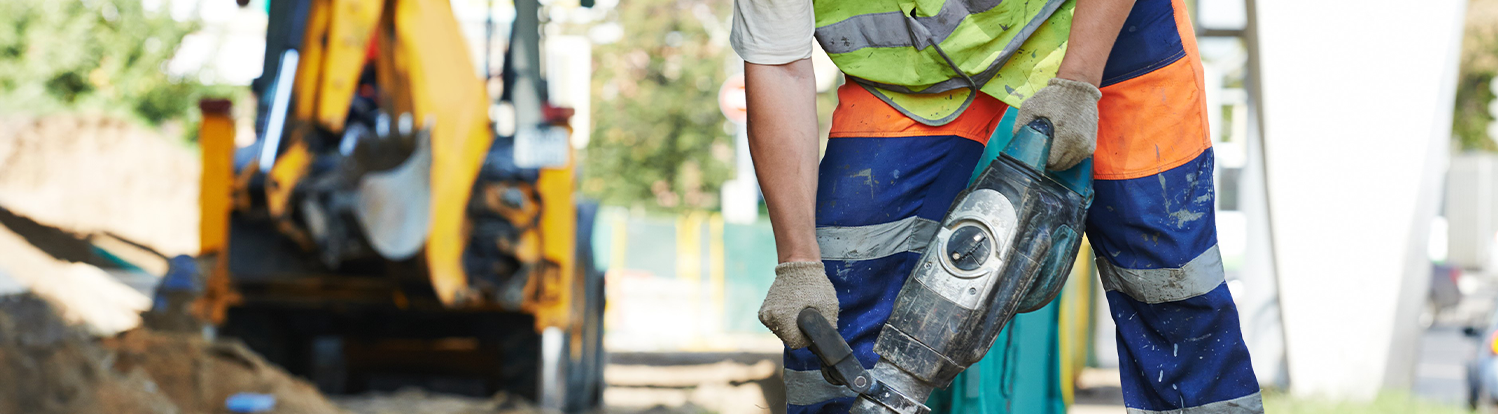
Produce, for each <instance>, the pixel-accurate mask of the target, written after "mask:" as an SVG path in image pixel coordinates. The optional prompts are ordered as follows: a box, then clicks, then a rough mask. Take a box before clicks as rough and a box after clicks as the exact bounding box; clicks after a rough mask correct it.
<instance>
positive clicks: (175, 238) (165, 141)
mask: <svg viewBox="0 0 1498 414" xmlns="http://www.w3.org/2000/svg"><path fill="white" fill-rule="evenodd" d="M169 135H171V134H167V133H163V132H161V131H156V130H152V129H148V128H143V127H140V126H136V125H133V124H131V123H129V122H125V121H120V120H115V119H110V118H108V117H99V116H80V115H50V116H45V117H39V118H35V117H26V116H16V115H9V116H3V117H0V205H4V206H5V207H6V208H8V209H10V210H12V211H14V212H15V213H16V214H20V215H22V216H26V217H30V218H31V219H33V220H36V221H38V222H41V223H44V224H47V225H51V226H57V227H62V228H66V229H69V230H71V231H74V232H78V233H96V232H111V233H115V234H119V235H120V236H123V237H125V238H128V239H130V240H135V241H139V242H141V244H144V245H146V246H149V247H151V248H154V249H156V250H157V251H160V252H163V253H166V254H168V255H177V254H194V253H197V250H198V237H197V231H198V208H197V207H198V177H199V174H200V170H201V168H200V164H201V162H200V160H199V156H198V154H197V151H196V150H195V149H193V148H191V147H189V146H187V145H185V144H183V143H182V142H181V141H180V140H178V139H173V138H170V137H169Z"/></svg>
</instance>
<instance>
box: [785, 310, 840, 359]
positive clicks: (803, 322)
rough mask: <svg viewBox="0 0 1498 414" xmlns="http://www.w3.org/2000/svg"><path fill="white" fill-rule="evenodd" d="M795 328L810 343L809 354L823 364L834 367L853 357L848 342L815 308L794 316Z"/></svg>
mask: <svg viewBox="0 0 1498 414" xmlns="http://www.w3.org/2000/svg"><path fill="white" fill-rule="evenodd" d="M796 326H797V327H799V328H801V333H802V334H805V335H806V339H808V340H810V341H811V352H812V353H814V354H817V358H821V359H822V363H823V364H827V366H835V365H837V363H838V361H842V360H843V359H846V358H849V357H852V356H853V347H851V346H848V341H846V340H844V339H843V337H842V335H839V334H838V333H837V327H834V326H832V322H828V321H827V318H823V317H822V313H821V312H818V311H817V308H813V307H810V306H808V307H806V308H805V309H801V314H799V315H796Z"/></svg>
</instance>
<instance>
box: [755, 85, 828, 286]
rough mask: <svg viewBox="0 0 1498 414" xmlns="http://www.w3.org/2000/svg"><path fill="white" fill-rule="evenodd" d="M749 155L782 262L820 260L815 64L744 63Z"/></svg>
mask: <svg viewBox="0 0 1498 414" xmlns="http://www.w3.org/2000/svg"><path fill="white" fill-rule="evenodd" d="M744 84H745V95H746V98H747V100H748V109H749V153H750V155H752V156H753V158H754V172H755V174H757V175H758V176H759V186H760V189H761V191H763V192H764V195H765V206H766V207H767V208H768V209H769V210H770V226H771V227H772V228H773V229H774V230H775V247H776V249H777V251H778V253H779V259H780V262H781V263H786V262H820V261H821V260H822V258H821V256H822V254H821V250H820V249H818V248H817V235H816V198H817V148H818V145H817V104H816V83H815V78H814V76H813V74H812V68H811V60H810V59H801V60H797V61H794V62H790V63H787V64H783V65H760V64H754V63H745V64H744Z"/></svg>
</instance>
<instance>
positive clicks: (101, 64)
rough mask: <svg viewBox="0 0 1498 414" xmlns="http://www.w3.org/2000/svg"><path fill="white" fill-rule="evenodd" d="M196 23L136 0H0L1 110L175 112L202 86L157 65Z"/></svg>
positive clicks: (142, 115)
mask: <svg viewBox="0 0 1498 414" xmlns="http://www.w3.org/2000/svg"><path fill="white" fill-rule="evenodd" d="M193 29H195V25H194V24H193V23H190V22H178V21H175V20H173V19H172V18H171V17H170V16H168V15H167V14H166V12H165V10H159V11H154V12H151V11H147V10H145V9H144V8H143V7H142V5H141V2H140V0H84V1H79V0H4V1H0V110H4V111H9V112H51V111H99V112H108V113H112V114H114V115H119V116H126V117H136V118H139V119H141V120H143V121H146V122H148V123H151V124H158V123H161V122H164V121H168V120H172V119H178V118H182V117H184V116H188V115H191V114H192V111H191V109H192V108H193V106H194V105H195V104H196V102H197V100H198V98H199V97H200V96H203V95H204V94H205V93H208V92H214V93H215V95H222V94H226V92H227V88H210V87H206V86H203V85H201V84H200V83H198V82H197V81H196V80H194V79H172V78H171V77H169V76H168V75H167V74H166V73H165V72H164V70H163V68H165V65H166V62H167V61H168V60H169V59H171V57H172V55H173V53H175V51H176V50H177V45H178V44H179V43H180V42H181V41H182V37H183V36H184V35H186V34H188V33H189V32H191V31H192V30H193Z"/></svg>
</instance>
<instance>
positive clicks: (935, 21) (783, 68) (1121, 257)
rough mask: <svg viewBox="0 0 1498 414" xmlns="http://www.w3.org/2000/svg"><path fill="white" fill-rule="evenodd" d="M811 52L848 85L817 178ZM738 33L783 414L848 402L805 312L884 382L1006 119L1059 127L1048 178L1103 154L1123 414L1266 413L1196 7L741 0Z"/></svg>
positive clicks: (1102, 243) (1095, 208) (1108, 284)
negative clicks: (943, 229)
mask: <svg viewBox="0 0 1498 414" xmlns="http://www.w3.org/2000/svg"><path fill="white" fill-rule="evenodd" d="M1042 3H1044V4H1042ZM1047 7H1050V8H1051V10H1050V11H1047V10H1044V9H1045V8H1047ZM1027 32H1028V33H1027ZM813 38H815V40H816V41H817V42H818V43H819V44H820V45H821V46H822V49H823V50H824V51H826V53H827V54H828V56H829V57H831V58H832V59H833V61H834V63H836V64H837V65H838V67H839V69H840V70H842V71H843V72H844V74H846V75H847V78H848V79H849V80H850V81H849V82H847V83H846V84H844V85H843V86H841V87H840V88H839V89H838V92H837V93H838V105H837V108H836V109H835V110H834V112H833V117H832V129H831V134H830V137H831V139H830V140H828V142H827V146H826V154H825V156H824V157H823V158H822V160H821V163H820V169H818V159H817V158H818V141H819V140H818V138H817V135H818V129H817V111H816V103H815V86H814V81H813V73H812V65H811V61H810V60H809V57H810V56H811V53H812V52H813V46H812V42H813ZM730 39H731V40H730V42H731V43H732V45H733V47H734V49H735V50H736V51H737V52H738V53H739V55H740V56H741V57H743V59H744V61H745V65H744V73H745V82H746V88H747V99H748V114H749V121H748V128H749V146H750V151H751V153H752V155H753V160H754V165H755V170H756V172H757V174H758V176H759V182H760V185H761V187H762V189H763V192H764V198H765V203H766V204H767V207H768V209H769V214H770V220H771V224H772V227H773V228H774V232H775V243H776V247H777V251H778V256H779V265H777V266H776V268H775V273H776V279H775V281H774V283H773V284H772V285H771V287H770V290H769V292H768V294H767V296H766V298H765V301H764V304H763V306H762V307H761V309H760V312H759V318H760V320H761V321H762V322H763V323H764V324H765V326H767V327H769V328H770V330H771V331H773V332H774V333H775V334H776V335H778V336H779V337H780V338H781V340H783V341H784V342H785V344H786V352H785V381H786V393H787V400H788V403H789V405H790V407H789V410H788V411H789V412H790V413H792V414H797V413H811V412H847V411H848V408H849V406H850V405H851V403H852V402H853V400H854V394H853V393H852V392H851V391H848V390H846V389H844V388H842V387H837V386H833V385H831V384H828V383H827V382H826V381H825V380H824V379H823V377H822V374H821V373H820V372H819V371H818V362H817V359H816V357H815V356H813V355H812V354H811V353H810V352H809V351H808V350H807V349H805V347H806V346H807V345H808V342H807V340H806V339H805V338H804V337H803V336H802V335H801V333H800V331H799V330H798V329H797V327H796V315H797V314H798V312H799V311H800V310H801V309H804V308H806V307H814V308H816V309H817V310H819V311H820V312H821V313H823V315H824V316H825V317H826V318H827V319H828V320H830V321H832V322H833V323H834V324H836V325H837V327H838V331H839V333H840V334H842V336H843V337H844V338H846V339H847V340H848V342H849V343H850V345H852V347H853V349H854V353H855V355H856V356H857V358H858V359H859V361H860V362H861V363H862V364H863V365H864V366H865V367H866V368H867V367H872V366H873V364H874V363H875V362H876V361H877V360H878V357H877V356H875V355H874V354H873V351H872V348H873V344H874V342H875V339H876V338H877V336H878V335H879V331H880V327H881V326H882V325H883V323H884V322H885V320H886V319H887V318H888V316H889V313H890V309H891V305H892V304H893V302H894V298H895V297H896V295H897V294H898V292H899V291H900V288H901V286H902V285H903V284H904V283H905V280H906V277H907V276H908V275H909V274H910V273H911V270H912V266H914V265H915V263H917V261H918V259H919V258H920V252H921V251H922V250H923V249H924V248H925V243H927V242H928V240H930V237H931V235H932V234H934V229H935V228H936V226H938V223H939V222H940V221H941V219H942V217H943V215H944V214H945V212H946V211H947V209H948V207H949V206H950V205H951V203H952V201H953V199H954V198H955V197H956V196H957V194H958V193H959V192H960V191H961V190H962V189H963V188H964V187H965V185H966V184H967V182H968V178H969V176H970V174H971V173H972V171H973V170H974V167H975V164H976V163H977V160H978V158H979V156H980V155H981V154H982V153H983V146H984V145H985V143H986V141H987V140H988V138H989V137H990V136H991V135H992V134H993V132H994V129H995V128H996V126H997V125H998V123H999V121H1000V119H1001V117H1002V115H1003V114H1004V113H1005V111H1006V110H1007V108H1008V107H1009V106H1017V107H1018V108H1019V115H1018V120H1017V122H1015V125H1016V126H1021V125H1024V124H1026V123H1028V121H1029V120H1030V119H1033V118H1036V117H1044V118H1048V119H1050V120H1051V122H1052V123H1053V124H1054V125H1055V136H1054V142H1053V148H1052V150H1051V153H1050V158H1049V160H1048V161H1049V163H1048V166H1049V168H1050V169H1053V170H1062V169H1066V168H1069V167H1071V166H1073V165H1075V164H1076V163H1078V162H1079V161H1081V160H1083V159H1085V158H1086V157H1088V156H1093V157H1094V161H1093V162H1094V173H1093V176H1094V178H1095V180H1096V181H1095V184H1094V186H1095V191H1096V199H1095V201H1094V202H1093V204H1092V207H1091V209H1090V211H1089V213H1088V218H1087V235H1088V239H1089V240H1090V241H1091V243H1092V246H1093V249H1094V251H1095V252H1096V262H1097V266H1098V269H1099V274H1100V276H1101V278H1102V282H1103V286H1104V287H1105V288H1106V290H1107V299H1108V304H1109V307H1110V311H1111V312H1110V314H1111V315H1112V317H1113V319H1114V322H1115V323H1116V324H1117V327H1118V336H1117V341H1118V345H1119V346H1118V350H1119V351H1118V352H1119V360H1120V362H1119V364H1120V366H1119V373H1120V375H1121V376H1122V386H1123V396H1124V401H1125V404H1126V405H1127V407H1128V411H1129V412H1130V413H1156V412H1171V413H1257V412H1262V411H1263V408H1262V404H1261V402H1260V397H1259V387H1258V381H1257V380H1256V379H1255V378H1254V373H1253V371H1252V369H1251V367H1250V363H1249V355H1248V350H1247V348H1246V347H1245V346H1244V343H1243V339H1242V333H1241V331H1240V329H1239V326H1238V314H1237V310H1236V308H1235V307H1234V305H1233V301H1232V297H1231V294H1230V293H1229V292H1228V289H1227V286H1226V285H1225V284H1224V279H1223V268H1222V260H1221V256H1220V254H1219V253H1218V248H1217V240H1216V239H1217V234H1216V228H1215V223H1214V220H1215V218H1214V212H1213V206H1214V196H1213V186H1212V171H1213V170H1212V165H1213V156H1212V148H1211V141H1210V137H1209V135H1208V127H1207V112H1206V111H1207V107H1206V103H1205V99H1204V81H1203V78H1202V65H1201V61H1200V57H1199V56H1198V54H1197V49H1196V39H1195V36H1194V33H1193V29H1192V26H1191V22H1190V20H1189V19H1188V17H1187V15H1186V7H1185V4H1184V0H1138V1H1131V0H1075V5H1074V6H1073V3H1072V2H1071V1H1067V2H1065V3H1064V4H1062V3H1061V2H1059V1H1051V2H1042V1H1030V2H1016V1H1001V0H945V1H943V0H898V1H869V0H817V1H816V2H815V4H814V3H813V1H812V0H737V1H736V3H735V6H734V24H733V31H732V35H731V37H730ZM1016 46H1018V47H1016ZM996 57H998V59H1001V60H996ZM995 62H998V63H995ZM959 71H960V73H959Z"/></svg>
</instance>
